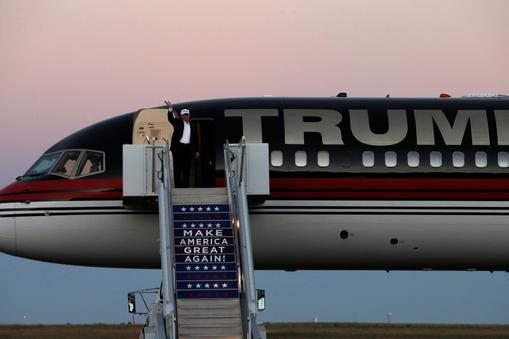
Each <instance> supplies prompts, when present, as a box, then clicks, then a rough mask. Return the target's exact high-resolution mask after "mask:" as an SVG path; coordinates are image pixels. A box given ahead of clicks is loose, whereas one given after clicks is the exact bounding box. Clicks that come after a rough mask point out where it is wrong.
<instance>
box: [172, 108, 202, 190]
mask: <svg viewBox="0 0 509 339" xmlns="http://www.w3.org/2000/svg"><path fill="white" fill-rule="evenodd" d="M168 120H169V121H170V123H171V124H172V126H173V135H172V137H171V147H170V150H171V152H172V154H173V176H174V178H175V187H189V175H190V174H191V162H192V160H193V155H194V154H195V152H196V145H197V142H196V139H197V132H196V128H195V126H194V124H193V123H192V122H191V121H189V123H190V127H191V137H190V143H189V144H183V143H181V142H180V139H182V135H183V134H184V120H182V119H179V118H174V117H173V114H172V112H168Z"/></svg>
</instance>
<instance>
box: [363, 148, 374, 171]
mask: <svg viewBox="0 0 509 339" xmlns="http://www.w3.org/2000/svg"><path fill="white" fill-rule="evenodd" d="M362 165H364V167H373V166H375V154H374V153H373V152H371V151H364V152H362Z"/></svg>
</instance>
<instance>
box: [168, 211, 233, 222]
mask: <svg viewBox="0 0 509 339" xmlns="http://www.w3.org/2000/svg"><path fill="white" fill-rule="evenodd" d="M173 220H174V221H193V220H194V221H204V222H205V221H231V219H230V212H224V213H200V214H198V213H175V214H173Z"/></svg>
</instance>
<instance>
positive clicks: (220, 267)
mask: <svg viewBox="0 0 509 339" xmlns="http://www.w3.org/2000/svg"><path fill="white" fill-rule="evenodd" d="M176 266H177V267H176V269H177V272H207V271H212V272H215V271H217V272H226V271H235V272H237V263H236V262H230V263H220V264H177V265H176Z"/></svg>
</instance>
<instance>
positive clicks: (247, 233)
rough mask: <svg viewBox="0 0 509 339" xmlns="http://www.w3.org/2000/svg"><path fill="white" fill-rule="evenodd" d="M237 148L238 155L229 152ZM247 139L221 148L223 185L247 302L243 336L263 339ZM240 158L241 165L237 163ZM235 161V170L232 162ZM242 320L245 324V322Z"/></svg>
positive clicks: (226, 144) (244, 309) (244, 308)
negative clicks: (249, 198) (236, 236)
mask: <svg viewBox="0 0 509 339" xmlns="http://www.w3.org/2000/svg"><path fill="white" fill-rule="evenodd" d="M234 147H237V148H238V149H237V154H236V155H235V154H234V152H232V148H234ZM245 152H246V138H245V137H244V136H243V137H242V138H241V140H240V142H239V143H238V144H236V145H232V144H229V143H228V141H226V143H225V145H224V160H225V161H224V162H225V163H224V167H225V181H226V186H227V189H228V199H229V200H230V204H231V206H232V214H233V220H234V223H235V224H234V228H235V230H236V232H238V233H239V235H240V236H239V242H240V259H241V261H242V272H241V273H242V274H241V277H242V278H243V279H242V283H241V287H242V291H243V293H244V294H245V296H246V302H245V303H241V304H243V305H242V306H243V311H244V312H242V314H243V315H244V316H246V315H247V318H244V319H243V321H242V323H243V325H244V324H246V325H244V327H246V328H244V333H245V334H246V337H247V338H248V339H250V338H254V339H259V338H262V336H261V334H260V332H259V330H258V326H257V324H256V317H257V314H258V308H257V295H256V288H255V281H254V264H253V250H252V246H251V226H250V222H249V207H248V201H247V185H246V178H245V176H244V167H245V162H246V156H245ZM239 158H240V162H239V161H238V159H239ZM234 161H235V168H234V163H233V162H234ZM244 320H245V321H244Z"/></svg>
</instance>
